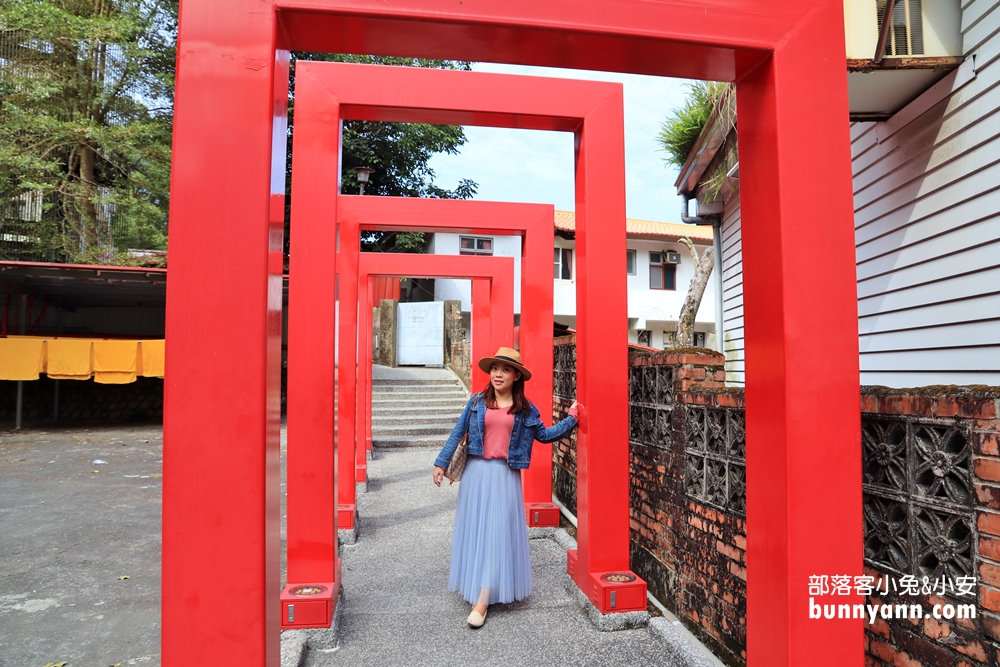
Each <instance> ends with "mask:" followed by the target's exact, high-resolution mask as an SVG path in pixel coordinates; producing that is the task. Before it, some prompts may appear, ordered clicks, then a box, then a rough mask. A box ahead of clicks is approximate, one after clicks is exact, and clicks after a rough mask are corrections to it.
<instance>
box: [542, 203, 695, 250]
mask: <svg viewBox="0 0 1000 667" xmlns="http://www.w3.org/2000/svg"><path fill="white" fill-rule="evenodd" d="M556 229H558V230H560V231H564V232H575V231H576V214H575V213H573V212H572V211H556ZM625 234H626V236H628V237H629V238H655V239H669V240H671V241H677V240H679V239H680V238H681V237H682V236H686V237H688V238H689V239H691V240H692V241H694V242H695V243H701V242H709V243H710V242H711V241H712V228H711V227H710V226H708V225H704V226H702V225H682V224H680V223H676V222H655V221H653V220H637V219H636V218H625Z"/></svg>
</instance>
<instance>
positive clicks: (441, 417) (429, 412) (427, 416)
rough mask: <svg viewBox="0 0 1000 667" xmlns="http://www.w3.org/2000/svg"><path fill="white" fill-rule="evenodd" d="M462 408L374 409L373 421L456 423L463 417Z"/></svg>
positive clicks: (441, 406) (445, 406)
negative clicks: (417, 420)
mask: <svg viewBox="0 0 1000 667" xmlns="http://www.w3.org/2000/svg"><path fill="white" fill-rule="evenodd" d="M463 407H464V406H462V407H457V406H456V407H452V406H448V405H436V406H432V407H412V406H410V407H399V406H389V407H384V408H372V419H374V420H375V421H376V422H379V423H381V422H385V423H390V422H393V421H398V420H404V419H405V420H409V421H411V422H412V421H413V420H416V419H419V420H429V421H439V422H444V421H448V420H451V421H452V422H454V421H455V420H456V419H458V418H459V417H460V416H461V415H462V408H463Z"/></svg>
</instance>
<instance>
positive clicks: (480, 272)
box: [281, 225, 514, 629]
mask: <svg viewBox="0 0 1000 667" xmlns="http://www.w3.org/2000/svg"><path fill="white" fill-rule="evenodd" d="M308 226H310V225H306V227H308ZM343 250H344V249H343V247H342V252H343ZM358 265H359V268H360V273H359V275H360V276H361V278H362V279H363V280H364V282H365V283H367V282H368V279H369V277H370V276H375V275H379V276H391V275H401V276H412V277H426V278H437V277H449V278H471V279H472V280H473V282H474V283H481V284H483V285H485V287H486V290H485V292H486V294H485V297H486V299H487V308H492V310H493V313H492V314H491V315H490V316H489V317H488V318H487V320H488V322H479V323H480V324H487V326H488V327H489V328H488V329H487V330H486V335H485V336H481V338H483V339H485V341H483V342H486V343H487V344H488V345H487V346H489V345H492V344H493V342H494V341H496V344H497V345H509V344H510V341H511V340H512V339H513V334H514V258H513V257H449V256H445V255H417V254H398V253H359V261H358ZM291 268H292V272H291V273H290V275H289V308H290V310H291V312H292V313H296V310H295V309H292V303H293V301H292V299H293V297H296V296H299V294H297V292H300V291H301V290H299V287H301V286H302V285H304V284H305V283H301V282H297V281H299V280H301V278H302V277H303V276H302V275H301V274H300V275H297V274H296V272H295V267H294V266H292V267H291ZM478 296H479V298H480V299H482V298H483V296H484V295H483V294H482V293H480V294H479V295H478ZM296 301H298V302H299V303H298V304H297V305H299V306H300V309H299V310H298V313H299V315H298V317H296V318H295V319H294V320H291V319H290V321H289V327H288V349H289V360H288V452H287V455H286V456H287V466H288V470H287V474H286V480H287V482H286V486H287V491H286V493H287V516H288V528H287V530H288V536H287V545H288V546H287V551H288V556H287V569H288V582H287V584H286V585H285V587H284V588H283V589H282V594H281V612H282V613H281V626H282V628H286V629H293V628H321V627H330V623H331V622H332V620H333V615H334V613H335V611H336V604H337V597H338V593H339V591H340V586H341V583H342V582H341V578H340V563H339V559H338V557H337V551H338V543H337V531H338V528H339V529H344V528H345V527H351V528H353V527H354V517H355V512H356V507H357V506H356V504H353V503H352V504H346V505H345V504H343V503H339V502H338V500H340V498H339V494H338V488H337V487H338V486H339V484H337V483H335V482H334V478H333V475H332V473H333V471H334V470H335V466H336V465H338V464H339V465H340V466H341V467H343V466H347V467H348V469H351V468H353V467H354V463H355V461H354V457H355V452H354V451H351V450H347V451H346V453H345V451H344V450H340V451H339V452H338V451H337V450H335V449H334V448H333V447H332V446H330V445H331V443H332V441H333V433H332V432H331V433H328V434H324V437H321V438H317V437H312V438H309V437H299V434H304V433H307V428H308V427H311V426H313V425H312V424H309V423H306V422H305V421H304V420H305V419H306V418H307V417H308V415H309V409H310V407H312V406H315V405H316V404H317V403H318V401H321V400H325V401H327V402H330V401H331V398H332V395H328V394H325V393H324V392H323V388H324V385H322V384H319V385H318V384H316V380H317V379H320V378H323V377H324V373H323V372H322V371H324V370H325V371H326V373H325V377H330V376H331V375H332V373H333V369H334V359H333V354H332V350H330V354H329V356H328V357H323V358H305V357H304V356H303V355H302V354H301V353H299V354H297V355H295V356H293V355H292V350H293V349H300V350H304V349H308V348H309V347H311V345H310V344H311V341H310V340H309V336H310V335H315V334H314V332H311V331H310V329H309V327H308V326H307V324H308V320H309V317H308V313H309V312H310V311H305V312H306V313H307V314H306V316H303V315H302V314H301V313H303V310H304V309H301V305H303V304H302V303H301V300H299V299H296ZM504 313H510V315H509V316H504ZM367 319H368V320H369V322H370V320H371V317H370V315H369V317H368V318H367ZM369 330H370V329H369ZM481 344H482V343H481ZM344 352H345V351H344V350H341V355H343V354H344ZM344 362H345V361H344V357H343V356H341V359H340V363H341V364H343V363H344ZM368 365H369V366H370V365H371V364H370V363H369V364H368ZM293 389H294V391H293ZM358 451H359V453H360V456H361V457H362V458H364V456H365V451H364V448H363V447H362V448H359V450H358ZM335 457H336V458H335ZM320 471H323V472H325V473H327V474H320ZM338 482H340V480H338ZM340 483H342V482H340ZM347 485H348V486H349V488H350V489H351V492H352V496H351V497H352V498H353V497H354V496H353V492H354V488H355V485H354V480H353V477H352V478H351V479H350V480H349V481H348V482H347ZM341 489H342V487H341ZM333 507H336V509H337V521H336V522H334V521H333V520H332V512H331V508H333ZM302 589H306V590H308V591H309V592H308V593H307V594H302V593H299V592H298V591H300V590H302Z"/></svg>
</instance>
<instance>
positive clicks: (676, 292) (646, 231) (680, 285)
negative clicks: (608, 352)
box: [428, 211, 715, 348]
mask: <svg viewBox="0 0 1000 667" xmlns="http://www.w3.org/2000/svg"><path fill="white" fill-rule="evenodd" d="M555 227H556V238H555V248H554V249H553V281H554V282H553V311H554V318H555V321H556V322H558V323H560V324H564V325H566V326H569V327H571V328H575V326H576V252H575V250H576V243H575V240H574V233H575V216H574V214H573V213H570V212H566V211H556V215H555ZM711 232H712V230H711V229H710V228H702V227H694V226H689V225H679V224H674V223H666V222H652V221H647V220H634V219H631V218H630V219H628V220H627V221H626V234H627V244H626V245H627V248H628V271H629V275H628V277H627V285H628V323H627V326H628V336H629V342H630V343H634V344H640V345H647V346H650V347H656V348H662V347H663V346H664V334H665V332H672V331H674V329H675V328H676V326H677V318H678V315H679V314H680V309H681V305H682V304H683V302H684V297H685V295H686V294H687V289H688V286H689V285H690V282H691V278H692V277H693V275H694V262H693V260H692V258H691V254H690V252H689V250H688V248H687V246H685V245H684V244H682V243H679V242H678V240H679V239H680V238H681V237H687V238H690V239H691V240H692V241H693V242H694V243H695V244H696V247H697V249H698V252H699V255H700V254H701V253H702V252H704V251H705V250H706V249H708V248H710V247H711V244H712V233H711ZM520 248H521V246H520V239H519V238H518V237H512V236H475V237H472V236H465V235H458V234H441V233H438V234H435V235H434V238H433V239H432V241H431V244H430V246H429V248H428V252H430V253H436V254H445V255H458V254H489V253H488V252H487V249H491V250H492V254H494V255H502V256H513V257H514V272H515V279H516V280H517V285H516V286H515V294H514V308H515V312H516V313H518V314H519V313H520V312H521V299H520V280H521V278H520V276H521V261H520V255H521V249H520ZM714 289H715V287H714V283H711V284H710V285H709V288H708V289H707V290H706V292H705V296H704V298H703V299H702V304H701V308H700V309H699V310H698V314H697V317H696V320H695V331H696V341H695V343H696V345H700V346H708V347H712V346H714V343H715V339H714V331H715V310H714V303H715V297H714V291H713V290H714ZM470 294H471V286H470V284H469V281H467V280H464V281H463V280H443V279H442V280H437V281H435V288H434V298H435V300H445V299H460V300H461V301H462V310H463V311H466V312H468V311H469V310H470V309H471V298H470ZM623 324H624V323H623Z"/></svg>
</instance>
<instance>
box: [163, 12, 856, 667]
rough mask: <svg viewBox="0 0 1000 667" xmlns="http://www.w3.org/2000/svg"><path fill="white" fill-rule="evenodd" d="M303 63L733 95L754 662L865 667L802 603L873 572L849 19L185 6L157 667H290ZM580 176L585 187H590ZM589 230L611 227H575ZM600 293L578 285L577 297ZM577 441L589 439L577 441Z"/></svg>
mask: <svg viewBox="0 0 1000 667" xmlns="http://www.w3.org/2000/svg"><path fill="white" fill-rule="evenodd" d="M292 49H295V50H304V51H326V52H334V53H365V52H368V53H373V54H378V55H399V56H411V57H431V58H455V59H461V60H471V61H489V62H509V63H517V64H533V65H546V66H557V67H575V68H582V69H602V70H615V71H625V72H634V73H639V74H652V75H661V76H679V77H689V78H704V79H713V80H718V81H735V82H736V83H737V103H738V105H739V109H740V125H739V140H740V158H741V175H742V179H741V196H742V208H743V218H742V220H743V243H744V286H745V295H744V299H745V311H746V315H745V321H746V327H745V331H746V334H745V335H746V338H745V349H746V365H747V389H746V395H747V471H746V472H747V577H748V580H747V596H748V597H747V636H748V645H747V662H748V665H749V667H763V666H765V665H766V666H767V667H784V666H787V665H804V664H808V665H812V666H815V667H827V666H829V667H835V666H836V667H841V666H843V667H860V665H862V663H863V657H864V656H863V652H864V651H863V621H861V620H856V621H846V620H838V621H831V622H826V621H816V620H810V619H809V618H808V588H807V585H808V577H809V576H810V575H817V574H860V573H861V571H862V562H863V552H862V544H861V536H862V518H861V454H860V444H859V441H860V407H859V402H858V394H857V392H858V385H859V373H858V339H857V295H856V282H855V259H854V233H853V232H854V230H853V225H852V224H851V221H852V216H853V206H852V188H851V171H850V148H849V137H848V127H847V116H848V114H847V111H848V106H847V76H846V67H845V62H846V55H845V48H844V22H843V5H842V3H841V0H816V1H815V2H812V3H808V4H803V3H801V2H798V1H797V0H772V1H771V2H767V3H764V2H759V0H703V1H702V2H698V3H691V2H687V1H686V0H660V1H658V2H648V1H647V0H578V1H576V2H569V3H567V2H561V1H556V2H536V1H535V0H507V1H506V2H502V3H498V2H492V1H491V0H465V2H464V3H455V2H453V1H452V0H396V1H395V2H393V3H391V4H384V3H371V2H368V0H214V1H213V2H195V1H194V0H182V3H181V7H180V33H179V38H178V45H177V54H178V57H177V60H178V70H177V86H176V98H175V107H174V152H173V170H172V190H171V200H170V201H171V211H170V220H171V229H170V264H171V265H170V286H169V288H168V290H167V327H166V340H167V353H166V354H167V357H166V378H167V379H166V382H165V405H164V485H163V568H162V573H163V579H162V581H163V589H162V590H163V607H162V609H163V612H162V621H163V623H162V653H161V655H162V662H163V664H164V665H166V666H167V667H180V666H181V665H184V666H185V667H189V666H190V667H201V666H205V667H208V666H209V665H216V664H219V663H222V662H226V663H229V662H233V663H239V664H241V665H248V666H251V667H260V666H263V665H268V666H269V667H274V666H277V665H278V664H279V660H280V656H279V637H278V605H276V604H275V603H274V596H275V595H276V592H277V590H278V578H279V557H278V555H279V533H278V523H279V506H280V505H279V495H278V491H279V466H278V442H279V424H280V358H281V355H280V341H281V288H282V286H281V273H282V212H283V207H284V206H283V204H284V202H283V197H282V192H283V191H284V175H285V174H284V172H285V159H284V146H285V141H286V136H285V119H286V115H287V82H288V57H289V51H290V50H292ZM587 176H588V175H587V174H586V173H578V174H577V178H578V181H579V179H586V178H587ZM578 213H579V212H578ZM591 223H592V224H594V225H600V224H602V220H601V218H600V216H599V215H598V216H595V217H594V219H593V220H582V219H578V225H580V224H591ZM581 254H583V253H582V252H581ZM622 259H623V258H622ZM595 268H596V267H595ZM591 287H592V285H589V284H578V289H582V290H584V291H585V293H588V292H586V291H587V290H588V289H590V288H591ZM619 298H620V297H619ZM585 335H586V332H584V331H581V339H580V340H581V344H580V348H579V352H580V355H581V356H580V357H579V360H580V364H581V367H582V366H583V365H590V364H591V363H592V362H593V361H596V360H597V358H596V357H595V358H591V357H590V356H589V355H590V354H591V353H592V351H594V350H596V349H598V347H597V346H600V345H601V344H602V341H599V340H591V341H584V337H585ZM621 335H622V336H624V335H625V329H624V322H623V323H622V325H621ZM603 370H605V371H606V372H612V373H615V372H618V371H616V370H614V369H610V370H609V369H603ZM624 372H625V369H624V367H623V368H622V369H621V373H622V374H624ZM586 407H587V408H588V409H590V410H594V409H598V408H599V407H600V406H593V405H592V406H586ZM820 409H821V410H822V414H823V420H822V422H817V420H816V415H817V412H818V411H819V410H820ZM819 424H821V427H820V426H819ZM587 428H588V425H587V421H586V418H584V420H583V422H582V423H581V433H583V432H585V431H586V429H587ZM585 472H586V474H598V475H599V474H600V473H601V471H600V470H591V471H585ZM844 602H845V603H848V604H853V603H855V602H860V599H857V600H856V599H852V598H851V597H846V598H845V599H844Z"/></svg>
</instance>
